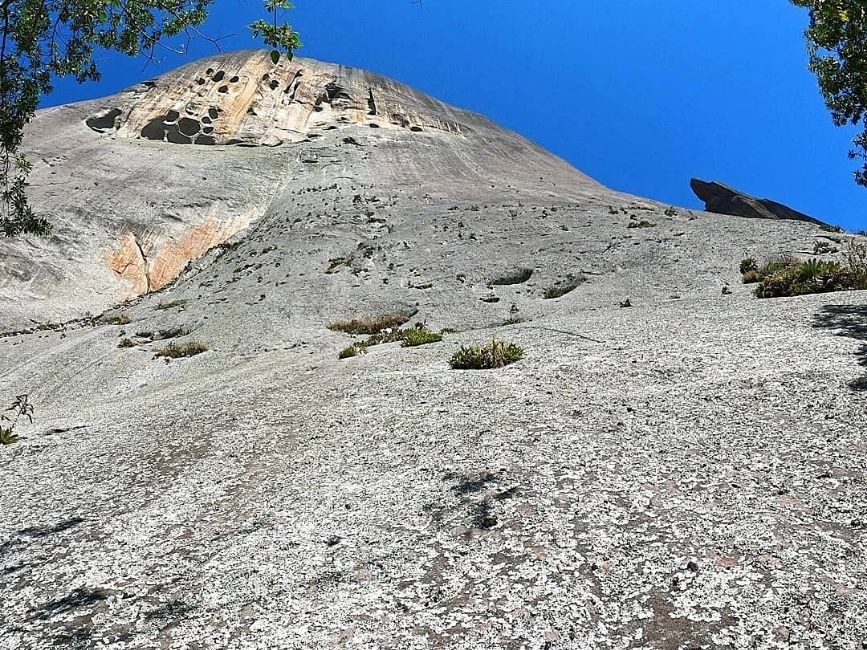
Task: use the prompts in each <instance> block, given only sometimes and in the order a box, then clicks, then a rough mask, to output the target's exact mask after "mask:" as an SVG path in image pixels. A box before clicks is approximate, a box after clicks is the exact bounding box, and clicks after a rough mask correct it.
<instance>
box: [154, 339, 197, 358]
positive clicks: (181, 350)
mask: <svg viewBox="0 0 867 650" xmlns="http://www.w3.org/2000/svg"><path fill="white" fill-rule="evenodd" d="M207 351H208V346H207V345H205V344H204V343H198V342H196V341H189V342H188V343H182V344H180V345H177V344H176V343H169V344H168V345H167V346H165V347H162V348H159V349H158V350H157V351H156V352H155V353H154V358H155V359H156V358H159V357H163V358H166V359H181V358H184V357H194V356H196V355H197V354H201V353H202V352H207Z"/></svg>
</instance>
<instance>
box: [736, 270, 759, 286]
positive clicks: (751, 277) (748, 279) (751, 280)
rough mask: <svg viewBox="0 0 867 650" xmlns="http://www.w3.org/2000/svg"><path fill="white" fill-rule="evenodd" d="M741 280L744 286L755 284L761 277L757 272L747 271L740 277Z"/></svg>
mask: <svg viewBox="0 0 867 650" xmlns="http://www.w3.org/2000/svg"><path fill="white" fill-rule="evenodd" d="M741 280H743V283H744V284H755V283H756V282H758V281H759V280H761V277H760V276H759V272H758V271H747V272H746V273H744V274H743V275H742V276H741Z"/></svg>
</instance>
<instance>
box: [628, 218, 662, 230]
mask: <svg viewBox="0 0 867 650" xmlns="http://www.w3.org/2000/svg"><path fill="white" fill-rule="evenodd" d="M654 226H656V224H655V223H653V222H652V221H648V220H647V219H641V220H640V221H638V220H636V219H634V218H633V219H632V220H631V221H630V222H629V223H628V224H627V226H626V227H627V228H653V227H654Z"/></svg>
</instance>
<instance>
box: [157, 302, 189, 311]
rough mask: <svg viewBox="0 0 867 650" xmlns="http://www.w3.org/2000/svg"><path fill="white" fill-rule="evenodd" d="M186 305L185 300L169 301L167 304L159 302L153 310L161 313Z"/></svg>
mask: <svg viewBox="0 0 867 650" xmlns="http://www.w3.org/2000/svg"><path fill="white" fill-rule="evenodd" d="M186 304H187V301H186V300H171V301H169V302H161V303H159V304H158V305H157V306H156V307H154V309H156V310H158V311H163V310H165V309H172V308H173V307H183V306H184V305H186Z"/></svg>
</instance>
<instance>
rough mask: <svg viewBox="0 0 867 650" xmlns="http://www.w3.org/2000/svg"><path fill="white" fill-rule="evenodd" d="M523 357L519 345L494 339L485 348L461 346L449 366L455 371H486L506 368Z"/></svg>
mask: <svg viewBox="0 0 867 650" xmlns="http://www.w3.org/2000/svg"><path fill="white" fill-rule="evenodd" d="M523 357H524V350H523V348H521V347H520V346H519V345H515V344H514V343H506V342H505V341H500V340H498V339H496V338H494V339H493V340H492V341H491V342H490V343H489V344H487V345H485V346H469V347H466V346H461V348H460V350H458V351H457V352H455V353H454V354H453V355H452V358H451V359H450V360H449V364H450V365H451V367H452V368H453V369H455V370H488V369H491V368H502V367H503V366H508V365H509V364H511V363H515V362H516V361H520V360H521V359H522V358H523Z"/></svg>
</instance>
